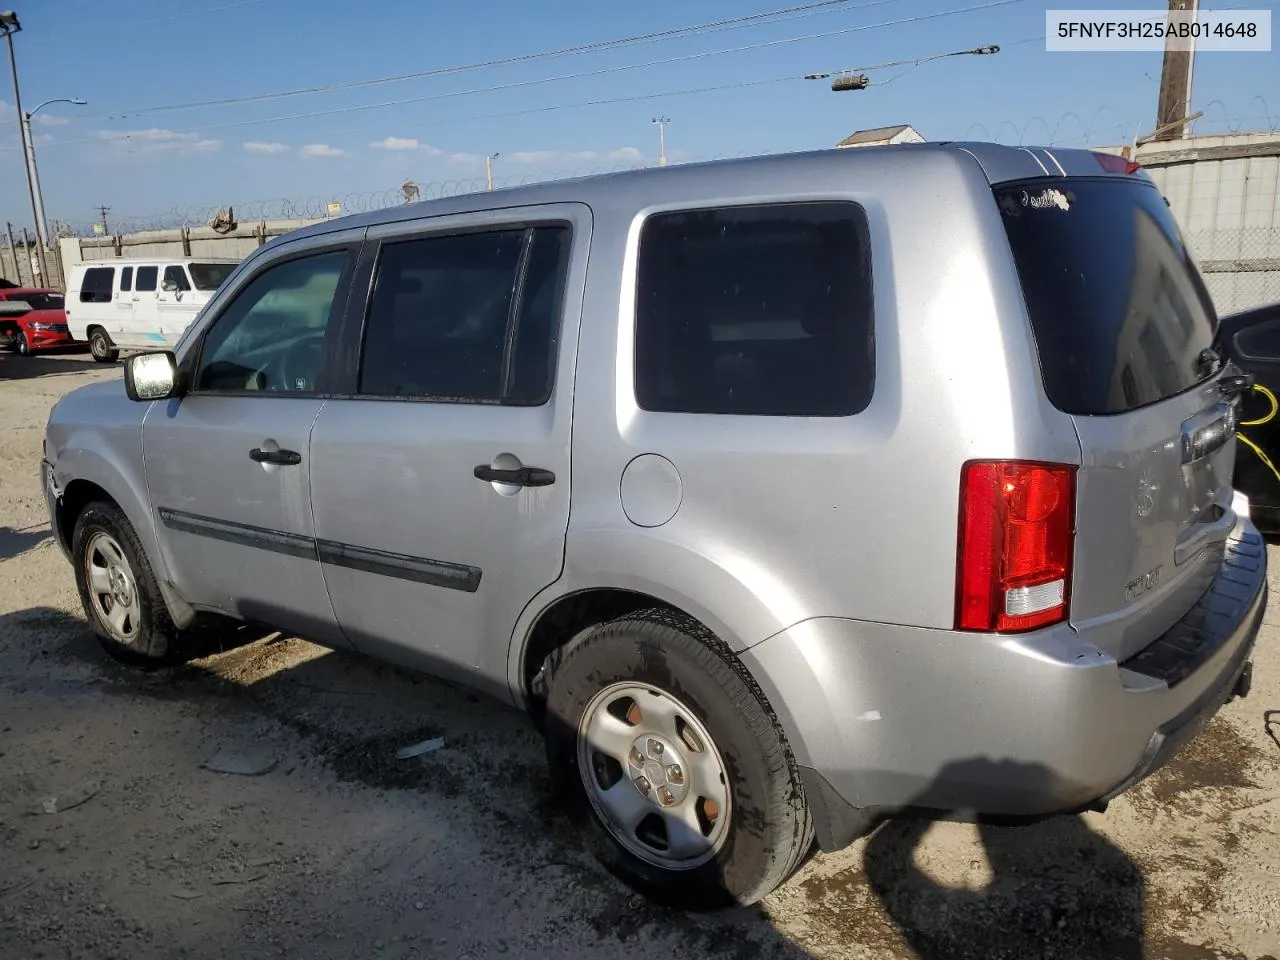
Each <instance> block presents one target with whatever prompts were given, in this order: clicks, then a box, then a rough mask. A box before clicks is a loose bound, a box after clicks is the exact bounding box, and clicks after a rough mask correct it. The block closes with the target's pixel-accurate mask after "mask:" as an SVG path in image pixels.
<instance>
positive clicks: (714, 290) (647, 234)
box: [635, 202, 875, 417]
mask: <svg viewBox="0 0 1280 960" xmlns="http://www.w3.org/2000/svg"><path fill="white" fill-rule="evenodd" d="M867 237H868V230H867V222H866V216H865V214H864V213H863V210H862V208H861V207H859V206H857V205H856V204H853V203H846V202H840V203H826V202H823V203H786V204H770V205H762V206H743V207H723V208H719V209H707V210H694V211H682V212H678V213H664V214H657V215H654V216H652V217H650V218H649V219H648V220H647V221H646V222H645V225H644V228H643V230H642V231H641V234H640V253H639V269H638V277H637V292H636V295H637V303H636V361H635V362H636V370H635V391H636V402H637V403H638V404H639V406H640V407H641V409H643V410H651V411H661V412H667V413H714V414H739V415H754V416H796V417H840V416H850V415H852V414H856V413H860V412H861V411H862V410H864V409H865V408H866V407H867V405H868V404H869V403H870V401H871V393H872V389H873V386H874V374H875V358H874V342H873V337H872V289H871V258H870V251H869V245H868V240H867Z"/></svg>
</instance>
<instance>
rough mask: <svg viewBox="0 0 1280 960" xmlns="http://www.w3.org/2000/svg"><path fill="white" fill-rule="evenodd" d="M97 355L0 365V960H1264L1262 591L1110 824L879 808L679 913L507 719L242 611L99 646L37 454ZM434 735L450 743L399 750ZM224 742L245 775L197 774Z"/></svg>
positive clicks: (1279, 784)
mask: <svg viewBox="0 0 1280 960" xmlns="http://www.w3.org/2000/svg"><path fill="white" fill-rule="evenodd" d="M118 376H119V368H118V367H114V366H113V367H101V366H98V365H96V364H93V363H91V362H88V360H87V358H85V357H82V356H77V355H62V356H43V357H36V358H30V359H26V358H17V357H11V356H7V355H6V356H0V401H2V403H0V410H3V416H4V422H5V424H6V427H5V429H4V431H3V432H0V957H3V958H6V960H7V958H22V960H26V958H30V957H51V958H53V957H58V958H61V957H68V958H81V957H83V958H94V960H98V958H108V957H120V958H125V957H128V958H130V960H134V958H137V960H143V958H153V957H154V958H160V957H164V958H171V957H172V958H177V957H201V958H204V957H209V958H213V957H227V958H243V957H249V956H252V957H270V956H289V957H303V958H307V960H322V958H342V960H349V958H363V957H372V958H392V957H395V958H408V957H449V958H463V957H496V956H502V955H508V956H528V957H565V958H570V957H572V958H584V957H591V958H610V957H624V956H626V957H631V956H636V957H639V956H659V955H663V956H674V957H717V958H719V957H724V958H730V957H732V958H738V957H741V958H753V960H754V958H768V957H855V958H897V957H920V958H927V960H941V958H950V957H971V956H972V957H1008V958H1017V960H1026V958H1032V957H1056V958H1068V957H1079V958H1088V960H1096V958H1112V957H1114V958H1123V960H1128V958H1138V957H1144V958H1152V960H1208V958H1230V960H1260V958H1263V957H1269V956H1270V955H1280V842H1278V841H1280V739H1275V738H1280V723H1278V724H1276V725H1273V726H1272V728H1271V730H1272V731H1273V734H1274V737H1273V735H1272V734H1269V733H1268V730H1267V727H1266V724H1265V716H1264V715H1265V713H1266V712H1267V711H1268V710H1280V645H1278V644H1277V638H1278V637H1280V611H1278V612H1273V613H1271V614H1270V615H1269V617H1268V620H1267V625H1266V627H1265V628H1264V632H1263V636H1262V638H1261V639H1260V641H1259V648H1258V653H1257V656H1256V660H1255V664H1256V668H1255V680H1254V689H1253V694H1252V696H1251V697H1250V698H1249V699H1247V700H1244V701H1236V702H1235V703H1233V704H1231V705H1230V706H1229V707H1227V708H1226V709H1225V710H1224V711H1223V713H1222V715H1221V716H1220V717H1219V718H1218V719H1216V720H1215V721H1214V722H1213V723H1212V724H1211V725H1210V727H1209V728H1208V729H1207V730H1206V731H1205V733H1204V734H1202V735H1201V736H1200V738H1199V739H1197V740H1196V741H1194V742H1193V743H1191V744H1190V745H1189V746H1188V747H1187V748H1186V749H1185V750H1184V751H1183V753H1182V754H1181V755H1180V756H1179V757H1178V758H1177V759H1176V761H1175V762H1174V763H1173V764H1172V765H1171V766H1170V767H1168V768H1167V769H1166V770H1164V771H1163V772H1161V773H1160V774H1159V775H1157V776H1156V777H1154V778H1152V779H1151V780H1150V781H1148V782H1147V783H1145V784H1143V785H1142V786H1141V787H1139V788H1138V789H1137V790H1136V791H1134V792H1133V793H1131V794H1130V795H1128V796H1126V797H1124V798H1122V799H1121V800H1119V801H1117V802H1116V803H1113V804H1112V806H1111V809H1110V811H1109V812H1108V813H1107V814H1105V815H1093V814H1090V815H1088V816H1085V817H1070V818H1060V819H1058V820H1055V821H1052V822H1049V823H1046V824H1043V825H1040V826H1035V827H1021V828H1007V829H984V830H979V829H978V828H976V827H972V826H966V825H959V824H938V825H932V826H928V825H913V824H889V825H888V826H886V827H884V828H882V829H881V830H879V831H878V832H877V833H876V834H874V835H873V837H871V838H870V839H869V840H868V841H862V842H859V843H858V844H856V845H855V846H853V847H851V848H850V849H848V850H845V851H842V852H840V853H839V854H836V855H833V856H817V857H815V858H814V859H813V860H812V861H811V862H810V863H809V864H808V865H807V866H806V867H805V868H804V869H803V871H802V872H801V873H800V874H799V875H798V876H797V877H795V878H794V879H793V880H792V881H791V882H790V883H789V884H788V885H787V886H786V887H785V888H783V889H782V890H780V891H778V892H777V893H775V894H774V895H773V896H772V897H771V898H770V899H769V900H768V901H767V902H765V903H764V904H763V905H761V906H760V907H759V908H757V909H750V910H742V911H737V912H734V913H731V914H726V915H718V916H713V917H696V916H687V915H683V914H677V913H672V912H668V911H664V910H661V909H658V908H656V907H653V906H651V905H648V904H647V903H646V902H644V901H642V900H640V899H639V898H637V897H634V896H632V895H630V894H629V893H628V892H627V891H626V890H625V889H623V888H621V887H620V886H619V885H618V884H617V883H615V882H614V881H613V880H612V879H611V878H610V877H609V876H608V875H607V874H604V873H603V872H602V871H601V870H599V869H597V868H596V867H595V866H594V864H593V862H592V861H590V860H588V859H586V858H585V857H584V855H583V854H582V853H581V852H580V851H579V849H578V847H577V845H576V843H575V842H574V839H573V837H572V836H571V835H570V834H569V832H568V830H567V828H566V827H565V825H564V824H563V823H562V822H561V820H560V818H559V817H558V816H557V814H556V812H555V810H554V808H553V807H552V806H551V804H550V803H549V800H548V787H547V782H546V777H545V775H544V772H543V757H542V751H541V745H540V742H539V740H538V737H537V735H536V734H535V733H534V732H533V730H532V729H531V726H530V725H529V724H528V723H527V722H526V721H525V719H524V718H523V717H522V716H520V715H518V714H516V713H514V712H512V711H511V710H509V709H506V708H504V707H502V706H500V705H496V704H494V703H492V702H490V701H487V700H485V699H483V698H480V697H477V696H474V695H471V694H469V693H467V692H466V691H464V690H460V689H458V688H456V687H452V686H449V685H446V684H443V683H439V682H436V681H434V680H431V679H427V678H424V677H421V676H416V675H412V674H409V673H406V672H403V671H400V670H396V669H392V668H388V667H385V666H381V665H379V664H377V663H374V662H371V661H368V660H364V659H360V658H358V657H355V656H348V655H345V654H339V653H333V652H329V651H326V650H324V649H322V648H320V647H316V646H314V645H312V644H309V643H307V642H305V641H303V640H298V639H292V638H288V637H281V636H277V635H272V636H267V637H262V636H256V635H246V634H245V632H244V631H241V632H240V633H239V634H234V633H231V634H227V635H224V636H220V637H216V638H211V640H210V647H209V650H208V655H207V656H204V657H202V658H201V659H199V660H197V661H195V662H193V663H191V664H190V665H188V666H185V667H183V668H181V669H178V670H175V671H172V672H159V673H153V674H138V673H134V672H130V671H127V670H124V669H122V668H119V667H117V666H115V665H114V664H112V663H111V662H109V661H107V660H106V659H105V658H104V657H103V655H102V654H101V653H100V651H99V648H98V646H97V644H96V642H95V641H94V640H93V638H92V637H91V636H90V634H89V632H88V630H87V629H86V627H85V624H84V621H83V619H82V617H81V613H80V606H79V602H78V600H77V598H76V595H75V588H74V584H73V579H72V573H71V569H70V566H69V565H68V564H67V562H66V561H65V559H64V558H63V556H62V554H61V552H60V551H59V549H58V547H57V545H56V544H54V543H53V542H52V541H51V540H50V534H49V528H48V523H47V519H46V516H45V507H44V502H43V500H42V498H41V493H40V489H39V477H38V463H39V456H40V442H41V437H42V432H43V425H44V421H45V417H46V414H47V412H48V410H49V407H50V406H51V405H52V403H53V402H54V401H55V400H56V399H57V398H58V397H59V396H60V395H61V394H63V393H64V392H66V391H68V390H71V389H73V388H75V387H77V386H79V385H81V384H84V383H88V382H90V381H92V380H97V379H103V378H107V377H118ZM1271 549H1272V554H1271V556H1272V564H1273V569H1274V570H1275V571H1277V573H1276V574H1275V576H1280V552H1277V548H1275V547H1273V548H1271ZM1275 589H1276V582H1275V580H1273V590H1275ZM1276 719H1277V721H1280V713H1278V714H1276ZM1065 722H1069V718H1065ZM433 736H442V737H443V738H444V741H445V746H444V748H443V749H441V750H439V751H437V752H434V753H430V754H427V755H425V756H422V757H417V758H414V759H411V760H397V759H396V758H395V750H396V749H397V748H399V747H401V746H403V745H406V744H410V743H414V742H417V741H419V740H422V739H424V738H426V737H433ZM228 757H230V758H232V759H236V760H238V761H240V762H248V763H255V764H260V768H267V769H266V772H264V773H261V774H260V775H255V776H240V775H233V774H227V773H221V772H216V771H215V770H212V769H210V767H217V766H219V765H220V764H221V762H222V760H224V759H225V758H228ZM51 810H52V811H53V812H49V811H51Z"/></svg>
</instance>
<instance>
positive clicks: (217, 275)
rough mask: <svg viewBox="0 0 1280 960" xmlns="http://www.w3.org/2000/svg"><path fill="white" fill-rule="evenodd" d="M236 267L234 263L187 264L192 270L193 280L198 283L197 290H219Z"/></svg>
mask: <svg viewBox="0 0 1280 960" xmlns="http://www.w3.org/2000/svg"><path fill="white" fill-rule="evenodd" d="M235 268H236V264H234V263H189V264H187V269H188V270H190V271H191V282H192V283H194V284H195V285H196V289H197V290H217V289H218V288H219V287H220V286H222V281H223V280H225V279H227V277H229V276H231V271H232V270H234V269H235Z"/></svg>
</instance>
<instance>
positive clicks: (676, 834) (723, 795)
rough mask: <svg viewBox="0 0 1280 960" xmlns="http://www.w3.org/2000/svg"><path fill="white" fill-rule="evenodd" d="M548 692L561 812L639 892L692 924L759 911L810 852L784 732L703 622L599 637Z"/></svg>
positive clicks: (668, 620) (640, 616)
mask: <svg viewBox="0 0 1280 960" xmlns="http://www.w3.org/2000/svg"><path fill="white" fill-rule="evenodd" d="M547 692H548V695H547V723H546V731H545V735H546V738H547V757H548V761H549V764H550V768H551V778H552V782H553V784H554V787H555V790H556V793H557V795H558V797H559V799H560V802H561V804H562V805H563V807H564V809H565V810H566V812H567V814H568V816H569V818H570V820H571V821H572V822H573V824H574V825H575V827H576V828H577V829H578V831H579V834H580V835H581V837H582V839H583V841H584V843H585V844H586V845H587V847H588V848H589V849H590V850H591V852H592V853H593V854H594V855H595V856H596V857H597V858H598V859H599V860H600V861H601V863H603V865H604V866H605V867H606V868H607V869H608V870H609V871H610V872H611V873H613V874H614V876H616V877H618V878H619V879H620V880H622V881H623V882H624V883H626V884H628V885H629V886H631V887H632V888H634V889H636V890H637V891H639V892H641V893H643V894H644V895H646V896H648V897H650V898H651V899H653V900H655V901H658V902H661V903H664V904H668V905H670V906H674V907H677V908H680V909H685V910H714V909H718V908H722V907H727V906H731V905H733V904H751V903H755V902H756V901H758V900H760V899H761V898H763V897H765V896H766V895H768V894H769V893H770V892H771V891H772V890H774V889H775V888H776V887H777V886H778V885H780V884H781V883H783V882H784V881H785V880H786V879H787V878H788V877H789V876H790V875H791V874H792V873H793V872H794V871H795V869H796V868H797V867H798V866H799V864H800V862H801V860H802V859H803V858H804V856H805V855H806V854H807V853H808V851H809V849H810V848H811V847H812V844H813V825H812V820H811V818H810V814H809V810H808V806H807V804H806V803H805V800H804V792H803V789H802V787H801V784H800V780H799V775H798V772H797V770H796V765H795V761H794V759H793V757H792V756H791V753H790V751H789V749H788V748H787V745H786V741H785V739H784V737H783V734H782V731H781V729H780V728H779V726H778V723H777V721H776V719H775V718H774V716H773V714H772V712H771V711H770V709H769V707H768V705H767V704H766V702H765V700H764V696H763V694H762V693H761V692H760V689H759V687H758V686H757V685H756V684H755V682H754V681H753V680H752V678H751V676H750V674H749V673H747V671H746V669H745V668H744V667H743V666H742V665H741V663H740V662H738V661H737V659H736V658H734V657H733V655H732V653H731V652H730V651H728V649H727V648H725V647H724V646H723V644H721V643H720V642H719V641H718V640H717V639H716V638H715V637H714V636H713V635H711V634H710V633H709V632H708V631H707V630H706V629H705V628H703V627H702V626H701V625H700V624H698V623H697V622H696V621H693V620H691V619H689V618H687V617H684V616H683V615H681V614H678V613H675V612H672V611H665V610H649V611H644V612H641V613H636V614H631V615H628V616H627V617H625V618H623V619H621V620H617V621H614V622H612V623H607V624H603V625H601V626H598V627H595V628H593V629H591V630H588V631H586V632H584V633H583V634H580V635H579V636H578V637H576V638H575V639H574V640H572V641H571V642H570V643H569V645H568V646H567V647H565V648H564V650H563V654H562V656H560V658H559V662H558V663H557V664H556V665H555V668H554V671H553V673H552V675H551V678H550V681H549V684H548V691H547Z"/></svg>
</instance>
